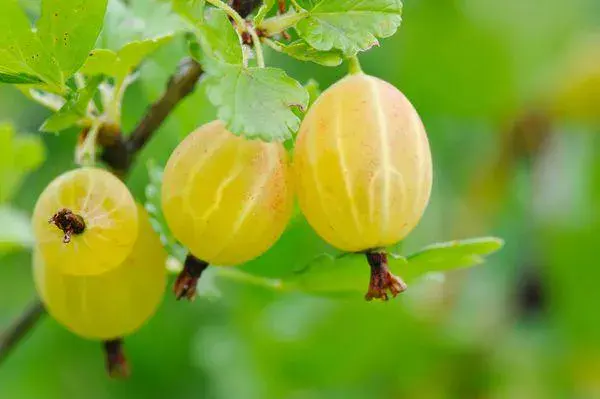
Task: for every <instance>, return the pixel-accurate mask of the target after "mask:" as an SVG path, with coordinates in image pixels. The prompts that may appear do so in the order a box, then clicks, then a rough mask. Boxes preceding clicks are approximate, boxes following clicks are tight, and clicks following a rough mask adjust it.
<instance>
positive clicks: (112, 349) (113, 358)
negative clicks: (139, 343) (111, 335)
mask: <svg viewBox="0 0 600 399" xmlns="http://www.w3.org/2000/svg"><path fill="white" fill-rule="evenodd" d="M103 345H104V353H105V356H106V370H107V371H108V375H110V376H111V377H112V378H127V377H129V374H130V370H129V364H128V363H127V359H126V358H125V353H124V352H123V339H121V338H116V339H112V340H109V341H104V342H103Z"/></svg>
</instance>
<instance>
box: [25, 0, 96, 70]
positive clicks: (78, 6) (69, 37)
mask: <svg viewBox="0 0 600 399" xmlns="http://www.w3.org/2000/svg"><path fill="white" fill-rule="evenodd" d="M106 2H107V0H94V1H89V0H43V1H42V15H41V17H40V19H39V20H38V22H37V28H38V36H39V37H40V40H41V41H42V43H43V44H44V46H45V47H46V49H47V50H48V51H49V52H50V53H51V54H53V55H54V57H55V58H56V60H57V61H58V64H59V66H60V69H61V71H62V72H63V75H64V79H65V80H66V79H67V78H68V77H70V76H71V75H72V74H74V73H75V72H76V71H77V70H78V69H79V68H80V67H81V65H83V63H84V61H85V59H86V58H87V56H88V53H89V52H90V50H91V49H92V48H94V44H95V43H96V39H97V38H98V35H99V34H100V30H101V29H102V23H103V21H104V13H105V12H106Z"/></svg>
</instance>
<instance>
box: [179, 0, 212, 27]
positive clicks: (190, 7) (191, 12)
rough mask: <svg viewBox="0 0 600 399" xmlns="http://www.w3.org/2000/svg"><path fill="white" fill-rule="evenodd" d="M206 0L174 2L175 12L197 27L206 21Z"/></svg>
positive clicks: (180, 0)
mask: <svg viewBox="0 0 600 399" xmlns="http://www.w3.org/2000/svg"><path fill="white" fill-rule="evenodd" d="M204 6H205V1H204V0H173V11H175V12H176V13H177V14H179V15H181V16H182V17H184V18H185V19H186V20H187V21H188V22H191V23H192V24H193V25H196V24H197V23H198V21H202V20H203V19H204Z"/></svg>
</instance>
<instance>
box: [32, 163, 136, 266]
mask: <svg viewBox="0 0 600 399" xmlns="http://www.w3.org/2000/svg"><path fill="white" fill-rule="evenodd" d="M32 220H33V230H34V234H35V238H36V244H37V247H38V251H39V256H40V257H41V258H42V260H43V262H44V264H46V265H47V267H48V268H55V269H56V270H57V271H58V272H61V273H66V274H72V275H82V276H83V275H93V274H100V273H104V272H107V271H109V270H111V269H113V268H115V267H117V266H118V265H119V264H121V263H123V261H124V260H125V257H127V255H128V254H129V252H131V248H132V247H133V244H134V242H135V240H136V237H137V231H138V220H137V211H136V207H135V202H134V200H133V197H132V196H131V194H130V193H129V190H128V189H127V187H126V186H125V185H124V184H123V183H122V182H121V181H120V180H119V179H118V178H116V177H115V176H114V175H112V174H111V173H109V172H107V171H105V170H102V169H97V168H89V167H86V168H80V169H75V170H72V171H69V172H66V173H63V174H62V175H60V176H59V177H57V178H56V179H54V180H53V181H52V182H51V183H50V184H49V185H48V186H47V187H46V188H45V189H44V191H43V192H42V194H41V195H40V197H39V198H38V201H37V203H36V205H35V209H34V211H33V218H32Z"/></svg>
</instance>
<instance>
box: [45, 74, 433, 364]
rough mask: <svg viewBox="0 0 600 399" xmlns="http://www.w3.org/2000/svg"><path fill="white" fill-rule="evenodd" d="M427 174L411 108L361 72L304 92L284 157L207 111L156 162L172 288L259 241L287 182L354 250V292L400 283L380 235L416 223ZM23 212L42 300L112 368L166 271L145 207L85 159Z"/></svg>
mask: <svg viewBox="0 0 600 399" xmlns="http://www.w3.org/2000/svg"><path fill="white" fill-rule="evenodd" d="M431 185H432V162H431V154H430V150H429V144H428V140H427V136H426V133H425V130H424V128H423V125H422V123H421V120H420V118H419V116H418V115H417V113H416V111H415V109H414V108H413V107H412V105H411V104H410V102H409V101H408V100H407V99H406V97H404V95H403V94H402V93H401V92H400V91H398V90H397V89H396V88H395V87H393V86H392V85H390V84H388V83H387V82H384V81H382V80H380V79H377V78H375V77H372V76H368V75H366V74H364V73H362V72H359V73H355V74H352V75H349V76H347V77H345V78H344V79H342V80H341V81H339V82H338V83H336V84H335V85H333V86H332V87H331V88H329V89H328V90H326V91H325V92H324V93H323V94H322V95H321V96H320V97H319V98H318V99H317V101H316V102H315V103H314V105H313V106H312V107H311V109H310V110H309V112H308V113H307V115H306V117H305V118H304V121H303V122H302V125H301V127H300V130H299V133H298V136H297V140H296V144H295V148H294V153H293V162H291V161H290V160H289V157H288V154H287V152H286V150H285V148H284V147H283V145H282V144H281V143H278V142H272V143H267V142H263V141H259V140H249V139H247V138H245V137H243V136H236V135H234V134H232V133H231V132H229V131H228V130H227V128H226V126H225V124H224V123H223V122H221V121H213V122H210V123H208V124H206V125H203V126H201V127H199V128H198V129H197V130H195V131H194V132H192V133H191V134H190V135H188V137H187V138H186V139H185V140H183V141H182V142H181V143H180V144H179V146H178V147H177V148H176V149H175V151H174V152H173V154H172V155H171V157H170V159H169V161H168V163H167V165H166V168H165V172H164V178H163V185H162V196H161V198H162V208H163V213H164V215H165V219H166V221H167V224H168V226H169V228H170V229H171V231H172V232H173V235H174V236H175V237H176V238H177V239H178V240H179V241H180V242H181V243H182V244H183V245H185V246H186V247H187V248H188V249H189V253H190V255H189V256H188V259H187V260H186V262H185V266H184V269H183V271H182V272H181V274H180V276H179V277H178V279H177V281H176V283H175V286H174V291H175V294H176V296H177V298H181V297H188V298H190V299H193V297H194V292H195V286H196V282H197V280H198V278H200V276H201V273H202V271H203V270H204V269H205V268H206V267H208V265H209V264H210V265H218V266H234V265H239V264H242V263H245V262H247V261H249V260H251V259H254V258H256V257H258V256H260V255H261V254H262V253H264V252H265V251H267V250H268V249H269V248H270V247H271V246H272V245H273V244H274V243H275V242H276V241H277V240H278V238H279V237H280V235H281V234H282V233H283V231H284V230H285V228H286V225H287V224H288V222H289V219H290V217H291V215H292V211H293V206H294V197H295V196H297V197H298V202H299V206H300V209H301V210H302V212H303V214H304V215H305V217H306V219H307V220H308V222H309V223H310V225H311V226H312V227H313V228H314V230H315V231H316V232H317V233H318V234H319V235H320V236H321V237H322V238H323V239H324V240H325V241H327V242H328V243H330V244H331V245H332V246H334V247H336V248H338V249H340V250H343V251H347V252H362V253H365V254H366V256H367V260H368V264H369V265H370V267H371V279H370V286H369V289H368V292H367V294H366V299H367V300H370V299H374V298H378V299H383V300H387V299H388V293H391V294H392V295H393V296H396V295H397V294H398V293H400V292H402V291H403V290H405V289H406V284H405V283H404V282H403V281H402V280H401V279H400V278H399V277H396V276H394V275H392V274H391V273H390V271H389V269H388V267H387V256H386V253H385V247H387V246H390V245H392V244H395V243H397V242H398V241H400V240H402V239H403V238H404V237H405V236H406V235H407V234H408V233H409V232H410V231H411V230H412V229H413V228H414V227H415V226H416V225H417V223H418V221H419V219H420V218H421V215H422V214H423V212H424V210H425V207H426V205H427V202H428V200H429V195H430V191H431ZM33 219H34V230H35V234H36V238H37V248H36V251H35V262H34V265H35V266H34V271H35V279H36V285H37V288H38V291H39V293H40V296H41V298H42V300H43V301H44V303H45V305H46V306H47V308H48V311H49V312H50V314H52V315H53V316H54V317H55V318H56V320H58V321H59V322H61V323H62V324H63V325H65V326H66V327H67V328H69V329H70V330H72V331H73V332H75V333H76V334H79V335H81V336H83V337H86V338H91V339H99V340H103V341H104V342H105V347H106V348H107V352H108V359H109V365H110V366H111V369H113V370H116V371H123V368H124V365H123V364H122V363H123V356H122V354H121V353H120V349H119V345H118V342H119V341H118V339H119V338H120V337H122V336H125V335H128V334H130V333H131V332H133V331H134V330H136V329H137V328H138V327H139V326H140V325H141V324H142V323H143V322H144V321H145V320H147V319H148V318H149V317H150V316H151V315H152V314H153V312H154V311H155V309H156V307H157V305H158V304H159V302H160V300H161V297H162V295H163V291H164V285H165V267H164V264H165V259H166V253H165V251H164V249H163V248H162V246H161V243H160V240H159V238H158V237H157V235H156V234H155V233H154V232H153V230H152V227H151V225H150V222H149V219H148V215H147V214H146V212H145V210H144V209H143V208H142V207H140V206H139V205H136V204H135V202H134V199H133V198H132V196H131V194H130V193H129V191H128V190H127V188H126V186H125V185H124V184H123V183H122V182H121V181H120V180H119V179H117V178H116V177H114V176H113V175H112V174H110V173H108V172H106V171H103V170H101V169H96V168H89V167H88V168H81V169H77V170H74V171H70V172H67V173H65V174H63V175H61V176H59V177H58V178H56V179H55V180H54V181H53V182H52V183H50V185H49V186H48V187H47V188H46V189H45V191H44V192H43V193H42V195H41V197H40V198H39V200H38V203H37V205H36V208H35V211H34V218H33ZM48 220H50V223H48Z"/></svg>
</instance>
